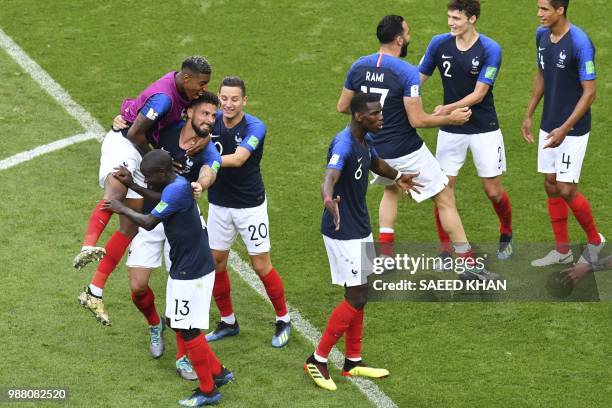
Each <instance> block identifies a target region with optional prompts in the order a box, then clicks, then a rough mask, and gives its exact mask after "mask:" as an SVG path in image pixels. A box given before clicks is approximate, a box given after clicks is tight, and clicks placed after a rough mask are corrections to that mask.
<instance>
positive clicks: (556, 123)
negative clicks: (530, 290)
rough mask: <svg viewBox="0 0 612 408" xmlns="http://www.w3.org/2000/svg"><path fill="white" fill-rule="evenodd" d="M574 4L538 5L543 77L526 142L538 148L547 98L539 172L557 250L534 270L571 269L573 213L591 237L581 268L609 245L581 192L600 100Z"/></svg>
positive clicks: (552, 1)
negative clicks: (535, 120)
mask: <svg viewBox="0 0 612 408" xmlns="http://www.w3.org/2000/svg"><path fill="white" fill-rule="evenodd" d="M568 5H569V1H568V0H538V17H539V18H540V23H541V24H542V26H541V27H539V28H538V30H537V32H536V47H537V66H538V72H537V74H536V77H535V80H534V83H533V92H532V95H531V99H530V101H529V105H528V106H527V111H526V112H525V120H524V121H523V127H522V133H523V138H524V139H525V141H527V142H528V143H534V137H533V135H532V134H531V118H532V116H533V113H534V111H535V109H536V107H537V106H538V104H539V103H540V100H541V99H542V97H544V110H543V111H542V121H541V123H540V134H539V141H538V171H539V172H540V173H544V189H545V190H546V194H547V195H548V214H549V215H550V221H551V223H552V229H553V233H554V236H555V242H556V248H555V249H553V250H552V251H550V252H549V253H548V254H547V255H546V256H544V257H543V258H540V259H536V260H534V261H533V262H532V263H531V264H532V265H533V266H547V265H553V264H558V263H559V264H567V263H571V262H572V261H573V259H574V257H573V255H572V251H571V249H570V248H569V233H568V229H567V217H568V207H569V208H570V209H571V210H572V213H573V214H574V217H576V220H578V222H579V223H580V225H581V226H582V229H583V230H584V232H585V233H586V236H587V240H588V243H587V246H586V248H585V250H584V252H583V253H582V255H581V257H580V259H579V261H578V262H579V263H595V262H597V260H598V256H599V252H600V251H601V249H602V247H603V246H604V243H605V239H604V237H603V236H602V235H601V234H600V233H599V232H598V230H597V227H596V226H595V220H594V219H593V214H592V212H591V206H590V204H589V202H588V200H587V199H586V198H585V197H584V196H583V195H582V193H581V192H579V191H578V181H579V179H580V171H581V169H582V161H583V160H584V155H585V153H586V148H587V143H588V141H589V134H590V132H591V105H592V104H593V101H594V100H595V48H594V46H593V43H592V42H591V40H590V39H589V37H588V35H587V34H586V33H585V32H584V31H582V29H580V28H579V27H576V26H575V25H573V24H570V22H569V21H568V19H567V7H568Z"/></svg>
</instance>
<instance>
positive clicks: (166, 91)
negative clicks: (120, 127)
mask: <svg viewBox="0 0 612 408" xmlns="http://www.w3.org/2000/svg"><path fill="white" fill-rule="evenodd" d="M176 74H177V73H176V72H174V71H173V72H168V73H167V74H166V75H164V76H162V77H161V78H160V79H158V80H157V81H155V82H153V83H152V84H151V85H149V86H148V87H147V88H146V89H145V90H144V91H142V92H141V93H140V94H139V95H138V96H137V97H136V98H135V99H130V98H127V99H125V100H124V101H123V103H122V104H121V111H120V114H121V117H123V119H125V120H126V121H127V122H128V123H130V124H132V123H134V121H135V120H136V117H137V116H138V114H139V113H142V115H143V116H145V117H146V118H147V119H150V120H152V121H155V124H154V126H153V128H152V129H151V130H150V131H149V133H148V134H147V138H148V141H149V143H151V144H153V145H154V146H157V143H158V141H159V136H160V135H159V134H160V132H161V130H163V129H164V128H165V127H167V126H169V125H171V124H175V123H177V122H179V121H180V120H181V118H182V117H183V116H184V113H185V110H186V109H187V108H188V107H189V101H188V100H187V99H185V98H184V97H183V96H182V95H181V93H180V92H179V90H178V88H177V87H176V82H175V80H174V77H175V75H176ZM156 95H159V96H162V97H163V98H162V100H161V101H160V105H161V106H160V108H159V109H157V108H156V107H155V106H151V107H146V108H145V106H146V105H147V102H148V101H149V99H150V98H151V97H153V96H156ZM143 108H145V110H146V112H145V111H143ZM160 111H161V112H160Z"/></svg>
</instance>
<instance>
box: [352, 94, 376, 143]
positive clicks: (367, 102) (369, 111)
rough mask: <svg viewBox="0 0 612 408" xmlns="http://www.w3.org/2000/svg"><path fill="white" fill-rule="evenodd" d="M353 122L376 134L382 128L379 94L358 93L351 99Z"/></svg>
mask: <svg viewBox="0 0 612 408" xmlns="http://www.w3.org/2000/svg"><path fill="white" fill-rule="evenodd" d="M351 115H352V117H353V122H356V123H358V124H359V125H360V126H361V127H362V128H364V129H365V130H366V131H368V132H373V133H377V132H378V131H380V129H382V126H383V114H382V106H381V105H380V94H375V93H358V94H356V95H355V96H353V99H351Z"/></svg>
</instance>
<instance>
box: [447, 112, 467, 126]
mask: <svg viewBox="0 0 612 408" xmlns="http://www.w3.org/2000/svg"><path fill="white" fill-rule="evenodd" d="M470 116H472V110H471V109H470V108H468V107H464V108H457V109H455V110H454V111H452V112H451V113H450V125H455V126H459V125H463V124H464V123H465V122H467V121H468V120H470Z"/></svg>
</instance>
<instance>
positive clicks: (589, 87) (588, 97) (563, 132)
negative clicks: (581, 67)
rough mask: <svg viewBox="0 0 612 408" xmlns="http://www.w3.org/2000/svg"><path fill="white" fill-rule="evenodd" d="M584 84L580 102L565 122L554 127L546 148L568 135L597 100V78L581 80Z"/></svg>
mask: <svg viewBox="0 0 612 408" xmlns="http://www.w3.org/2000/svg"><path fill="white" fill-rule="evenodd" d="M580 84H581V85H582V96H581V97H580V99H578V103H576V107H574V111H573V112H572V114H571V115H570V116H569V118H567V120H566V121H565V123H563V125H561V127H558V128H556V129H553V130H552V131H551V132H550V133H549V134H548V137H547V138H546V139H547V140H548V142H547V143H546V145H544V148H545V149H546V148H549V147H557V146H559V145H560V144H561V143H563V140H564V139H565V137H566V136H567V134H568V133H569V132H570V130H572V128H573V127H574V125H575V124H576V123H577V122H578V121H579V120H580V119H581V118H582V117H583V116H584V114H585V113H587V111H588V110H589V108H590V107H591V105H592V104H593V102H594V101H595V97H596V91H595V80H592V81H581V82H580Z"/></svg>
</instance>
